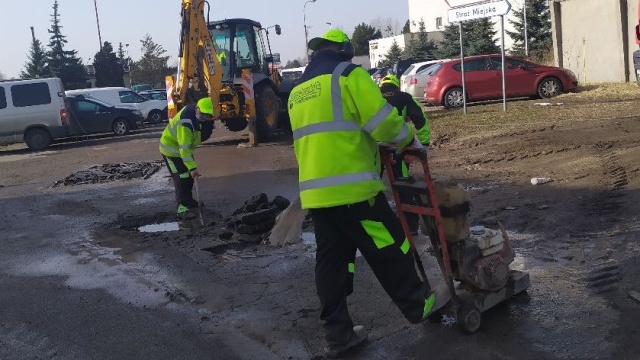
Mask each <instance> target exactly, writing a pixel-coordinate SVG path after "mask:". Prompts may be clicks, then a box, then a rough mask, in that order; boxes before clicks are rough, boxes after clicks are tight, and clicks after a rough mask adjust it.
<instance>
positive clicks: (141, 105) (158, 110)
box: [66, 87, 167, 124]
mask: <svg viewBox="0 0 640 360" xmlns="http://www.w3.org/2000/svg"><path fill="white" fill-rule="evenodd" d="M66 94H67V95H84V96H90V97H92V98H95V99H98V100H102V101H103V102H106V103H108V104H113V105H116V106H119V107H129V108H135V109H138V110H140V111H141V112H142V115H143V116H144V118H145V119H146V120H147V121H148V122H150V123H152V124H156V123H159V122H161V121H162V120H163V119H166V118H167V111H166V107H167V101H166V100H147V99H145V98H144V97H143V96H142V95H140V94H138V93H136V92H134V91H132V90H131V89H127V88H124V87H105V88H92V89H81V90H71V91H67V92H66Z"/></svg>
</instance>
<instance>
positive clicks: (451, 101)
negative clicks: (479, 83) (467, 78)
mask: <svg viewBox="0 0 640 360" xmlns="http://www.w3.org/2000/svg"><path fill="white" fill-rule="evenodd" d="M442 105H444V107H446V108H448V109H452V108H459V107H461V106H463V105H464V98H463V97H462V88H459V87H455V88H451V89H449V90H447V92H446V93H445V94H444V99H443V101H442Z"/></svg>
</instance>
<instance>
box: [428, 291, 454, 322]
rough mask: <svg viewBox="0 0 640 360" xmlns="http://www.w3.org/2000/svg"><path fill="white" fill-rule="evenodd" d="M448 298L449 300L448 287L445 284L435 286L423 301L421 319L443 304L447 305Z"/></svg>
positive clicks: (440, 307)
mask: <svg viewBox="0 0 640 360" xmlns="http://www.w3.org/2000/svg"><path fill="white" fill-rule="evenodd" d="M449 300H451V293H450V292H449V287H448V286H447V285H446V284H442V285H439V286H437V287H436V288H435V289H433V290H432V291H431V295H429V296H428V297H427V299H426V300H425V302H424V311H423V313H422V320H425V319H426V318H428V317H429V316H431V315H432V314H433V313H435V312H436V311H438V310H440V309H442V308H443V307H444V306H445V305H447V303H448V302H449Z"/></svg>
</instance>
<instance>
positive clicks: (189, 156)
mask: <svg viewBox="0 0 640 360" xmlns="http://www.w3.org/2000/svg"><path fill="white" fill-rule="evenodd" d="M201 141H202V140H201V134H200V121H199V120H198V119H197V118H196V108H195V106H194V105H187V106H185V107H184V108H182V110H180V112H178V113H177V114H176V116H174V117H173V118H172V119H171V120H169V124H168V125H167V127H166V128H165V129H164V131H163V132H162V137H161V138H160V153H161V154H163V155H165V156H169V157H179V158H181V159H182V162H184V164H185V166H186V167H187V169H189V171H192V170H195V169H196V167H197V166H196V162H195V160H194V159H193V152H194V150H195V149H196V146H198V145H199V144H200V142H201Z"/></svg>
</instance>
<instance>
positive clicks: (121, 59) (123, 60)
mask: <svg viewBox="0 0 640 360" xmlns="http://www.w3.org/2000/svg"><path fill="white" fill-rule="evenodd" d="M127 46H129V44H127ZM117 54H118V63H119V64H120V66H122V71H124V72H125V73H128V72H129V71H130V70H131V58H130V57H129V56H127V55H126V53H125V51H124V47H122V43H118V53H117Z"/></svg>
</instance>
